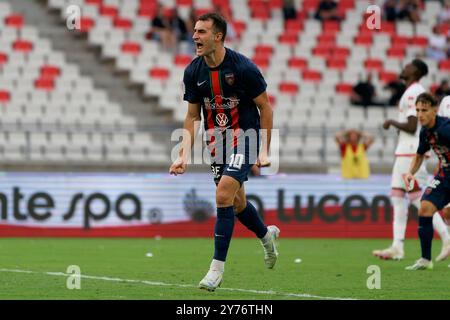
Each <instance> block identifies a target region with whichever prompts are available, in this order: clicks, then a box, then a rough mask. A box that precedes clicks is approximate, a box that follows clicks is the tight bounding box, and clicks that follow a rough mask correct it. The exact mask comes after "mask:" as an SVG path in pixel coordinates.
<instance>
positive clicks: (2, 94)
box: [0, 89, 11, 103]
mask: <svg viewBox="0 0 450 320" xmlns="http://www.w3.org/2000/svg"><path fill="white" fill-rule="evenodd" d="M9 100H11V95H10V93H9V92H8V91H6V90H2V89H0V103H7V102H9Z"/></svg>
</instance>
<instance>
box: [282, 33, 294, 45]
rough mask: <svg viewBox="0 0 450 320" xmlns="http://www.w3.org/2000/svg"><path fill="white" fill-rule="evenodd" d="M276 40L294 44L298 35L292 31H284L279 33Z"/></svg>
mask: <svg viewBox="0 0 450 320" xmlns="http://www.w3.org/2000/svg"><path fill="white" fill-rule="evenodd" d="M278 41H279V42H280V43H282V44H287V45H296V44H297V42H298V35H297V34H293V33H285V34H282V35H280V37H279V38H278Z"/></svg>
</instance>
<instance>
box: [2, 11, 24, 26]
mask: <svg viewBox="0 0 450 320" xmlns="http://www.w3.org/2000/svg"><path fill="white" fill-rule="evenodd" d="M5 25H6V26H9V27H13V28H22V27H23V25H24V18H23V16H22V15H20V14H13V15H9V16H7V17H5Z"/></svg>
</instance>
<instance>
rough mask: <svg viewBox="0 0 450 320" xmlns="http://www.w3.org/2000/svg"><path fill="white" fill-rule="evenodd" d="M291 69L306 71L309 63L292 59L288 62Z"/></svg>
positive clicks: (301, 59)
mask: <svg viewBox="0 0 450 320" xmlns="http://www.w3.org/2000/svg"><path fill="white" fill-rule="evenodd" d="M288 66H289V68H295V69H300V70H305V69H306V68H307V67H308V61H307V60H306V59H304V58H299V57H292V58H290V59H289V60H288Z"/></svg>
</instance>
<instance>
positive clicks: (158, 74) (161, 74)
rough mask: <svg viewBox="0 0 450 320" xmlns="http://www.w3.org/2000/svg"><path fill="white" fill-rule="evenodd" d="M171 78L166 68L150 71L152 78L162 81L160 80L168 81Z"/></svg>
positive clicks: (156, 68)
mask: <svg viewBox="0 0 450 320" xmlns="http://www.w3.org/2000/svg"><path fill="white" fill-rule="evenodd" d="M169 76H170V73H169V70H167V69H164V68H158V67H155V68H152V69H150V77H152V78H156V79H160V80H167V79H168V78H169Z"/></svg>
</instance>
